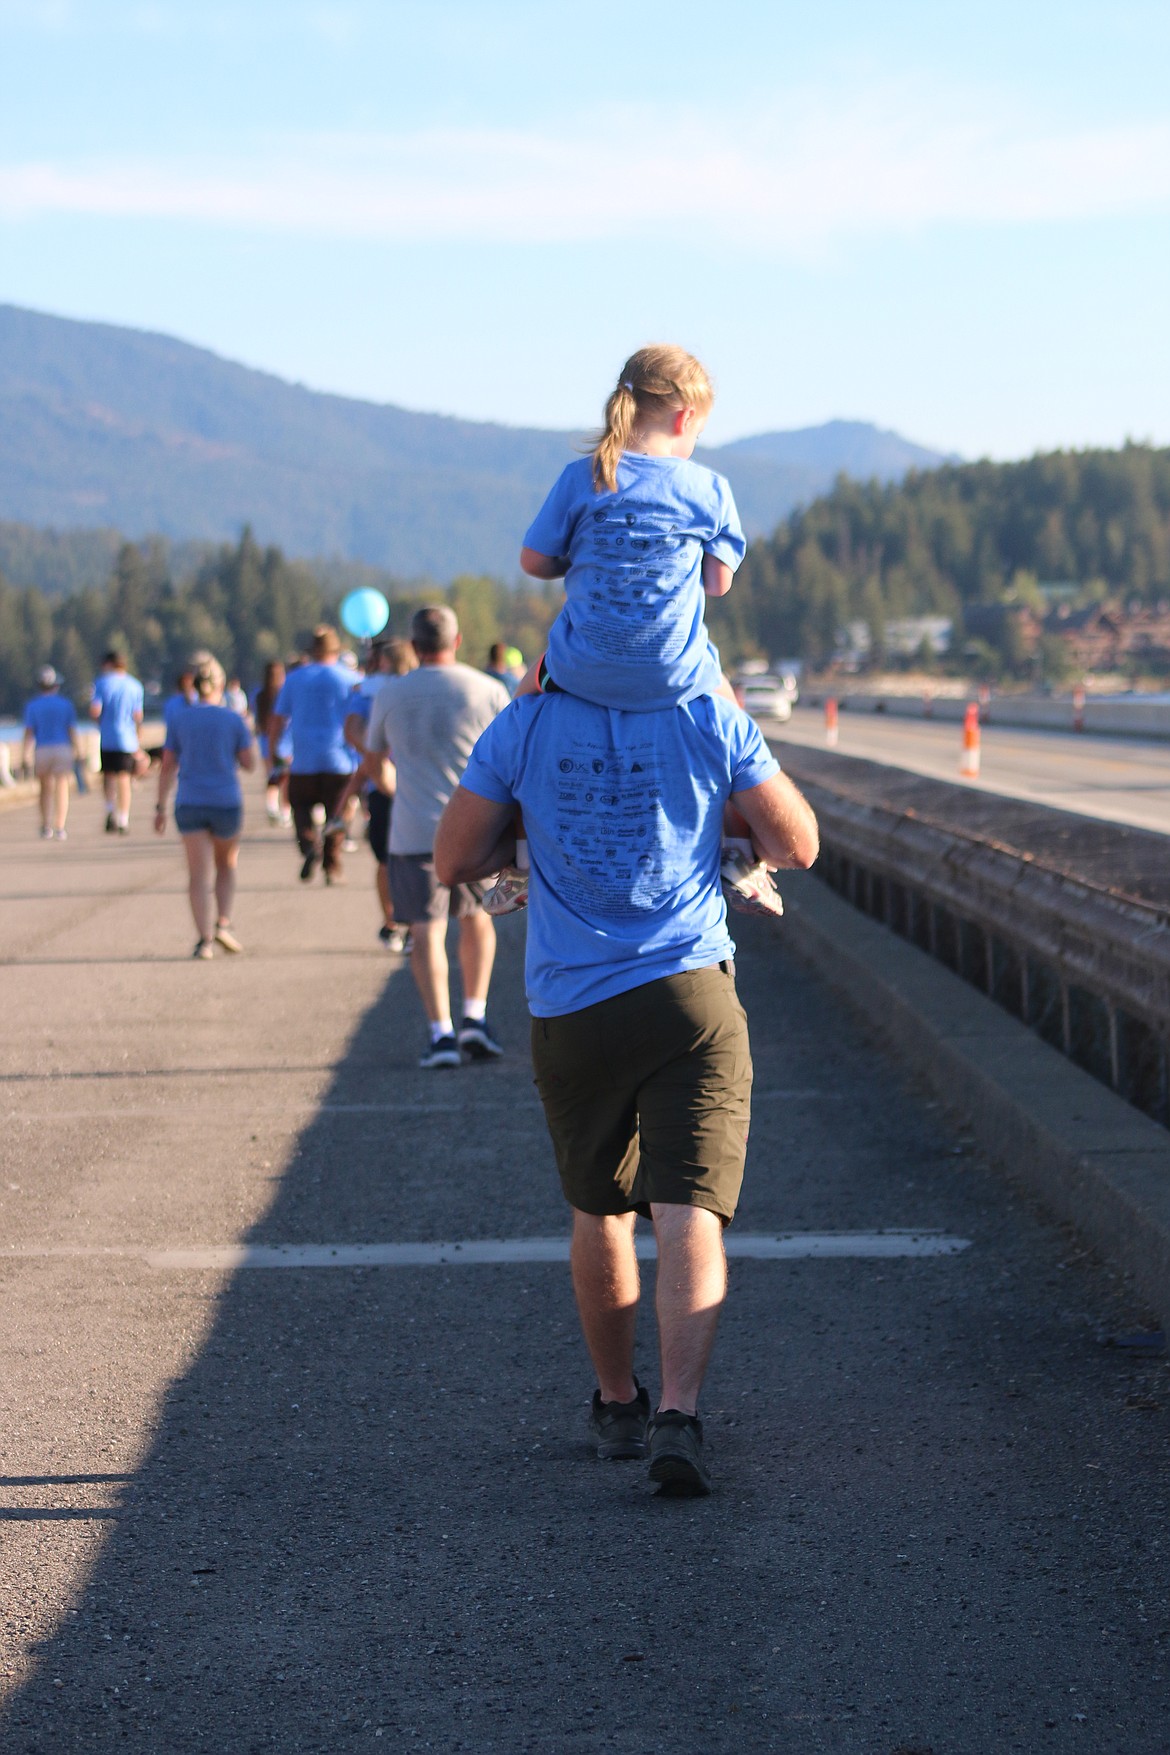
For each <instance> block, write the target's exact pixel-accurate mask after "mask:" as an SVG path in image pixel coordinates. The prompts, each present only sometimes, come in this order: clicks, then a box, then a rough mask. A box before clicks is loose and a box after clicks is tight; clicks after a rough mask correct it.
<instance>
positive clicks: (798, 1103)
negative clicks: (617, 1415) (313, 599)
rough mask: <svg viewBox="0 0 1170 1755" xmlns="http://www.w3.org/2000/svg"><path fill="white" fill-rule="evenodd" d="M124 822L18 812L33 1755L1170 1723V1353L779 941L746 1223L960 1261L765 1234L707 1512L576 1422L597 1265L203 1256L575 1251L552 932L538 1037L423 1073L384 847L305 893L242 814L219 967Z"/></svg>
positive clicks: (7, 1276)
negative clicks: (382, 947) (385, 948)
mask: <svg viewBox="0 0 1170 1755" xmlns="http://www.w3.org/2000/svg"><path fill="white" fill-rule="evenodd" d="M138 811H139V817H138V821H137V822H136V823H135V826H134V830H133V833H132V835H131V836H130V837H129V839H127V840H124V841H123V840H115V839H113V838H111V837H106V836H104V835H101V834H100V833H99V832H98V825H99V821H100V814H101V813H100V809H99V806H98V804H97V802H96V801H95V800H94V799H92V798H91V799H89V800H88V801H81V802H80V803H79V804H77V805H76V806H75V808H74V816H73V822H72V824H71V838H70V840H69V841H68V842H67V843H66V844H65V845H63V846H57V845H51V844H50V845H42V844H41V843H40V842H38V841H37V840H36V839H35V838H34V834H33V820H32V813H31V811H29V810H12V811H9V812H7V813H5V814H3V815H2V816H0V894H2V898H3V900H2V910H0V960H2V962H3V969H2V976H0V979H2V991H3V994H4V1028H3V1033H2V1036H0V1045H2V1052H0V1092H2V1100H3V1106H4V1126H3V1130H2V1133H0V1139H2V1141H3V1146H2V1164H0V1240H2V1243H3V1249H2V1251H0V1255H2V1257H3V1259H0V1302H2V1321H0V1336H2V1337H3V1338H2V1340H0V1348H2V1354H0V1433H2V1434H3V1438H2V1444H3V1451H2V1457H0V1489H2V1492H0V1524H2V1536H3V1539H2V1542H0V1615H2V1618H3V1627H2V1630H3V1660H2V1663H0V1670H2V1671H3V1674H2V1676H0V1683H2V1685H3V1687H2V1692H3V1697H4V1699H5V1700H6V1705H5V1706H0V1746H2V1747H3V1748H4V1750H5V1751H6V1752H7V1755H32V1752H34V1751H36V1752H38V1755H40V1752H43V1755H50V1752H51V1755H72V1752H73V1751H90V1750H98V1751H105V1750H112V1749H115V1748H116V1749H119V1750H127V1751H132V1752H133V1751H137V1752H139V1755H148V1752H149V1755H160V1752H165V1755H186V1752H187V1751H209V1752H215V1755H223V1752H231V1755H237V1752H250V1751H269V1750H278V1751H314V1752H316V1751H322V1752H324V1751H329V1752H332V1751H336V1750H338V1749H348V1748H351V1747H354V1748H364V1747H372V1745H373V1742H374V1741H376V1740H378V1739H382V1740H383V1747H384V1748H386V1747H388V1748H393V1749H404V1750H414V1749H420V1750H421V1749H434V1750H444V1751H448V1750H467V1751H476V1752H479V1751H499V1752H501V1755H503V1752H507V1755H512V1752H515V1751H561V1750H564V1751H595V1750H597V1751H603V1750H604V1751H610V1750H618V1751H631V1752H633V1751H639V1752H641V1751H660V1750H661V1751H668V1750H669V1751H672V1752H674V1751H678V1750H687V1751H696V1752H700V1755H707V1752H723V1751H732V1750H735V1751H740V1750H744V1749H747V1750H768V1751H770V1750H778V1751H779V1750H782V1751H785V1752H786V1755H805V1752H808V1755H815V1752H820V1751H848V1752H851V1755H852V1752H856V1755H895V1752H899V1755H908V1752H911V1751H917V1752H919V1755H922V1752H924V1751H928V1750H929V1751H932V1752H933V1755H994V1752H998V1751H1024V1752H1026V1755H1035V1752H1036V1751H1038V1750H1053V1751H1061V1752H1063V1751H1084V1752H1085V1755H1108V1752H1116V1755H1148V1752H1153V1751H1166V1750H1170V1720H1168V1716H1167V1712H1166V1699H1167V1693H1166V1681H1167V1667H1168V1666H1167V1656H1168V1646H1170V1568H1168V1562H1167V1545H1168V1544H1170V1534H1168V1530H1170V1523H1168V1520H1167V1509H1168V1508H1167V1499H1168V1497H1170V1471H1168V1469H1167V1439H1168V1432H1170V1413H1168V1411H1167V1410H1168V1405H1170V1380H1168V1374H1170V1367H1168V1366H1167V1364H1166V1363H1165V1362H1164V1359H1162V1358H1160V1357H1158V1356H1156V1355H1155V1356H1147V1355H1146V1354H1143V1353H1140V1352H1138V1353H1135V1352H1133V1351H1132V1350H1128V1349H1126V1348H1119V1347H1115V1346H1106V1345H1104V1344H1103V1340H1104V1339H1105V1338H1106V1337H1123V1338H1124V1337H1128V1336H1130V1335H1131V1334H1132V1333H1134V1332H1135V1331H1136V1330H1138V1328H1139V1326H1140V1322H1141V1317H1142V1313H1141V1312H1140V1311H1139V1310H1136V1309H1134V1308H1133V1307H1131V1306H1130V1305H1128V1304H1127V1303H1126V1301H1125V1297H1124V1295H1123V1291H1122V1289H1121V1288H1120V1287H1119V1286H1118V1284H1117V1283H1116V1282H1115V1281H1114V1280H1113V1279H1112V1278H1111V1277H1110V1276H1109V1275H1108V1274H1107V1273H1106V1271H1105V1270H1104V1269H1103V1268H1102V1267H1101V1266H1100V1265H1099V1264H1097V1263H1096V1262H1094V1261H1093V1260H1092V1259H1091V1258H1090V1257H1088V1256H1086V1255H1085V1254H1084V1253H1083V1252H1082V1251H1081V1249H1080V1248H1079V1246H1078V1245H1077V1243H1076V1240H1075V1239H1074V1238H1073V1237H1071V1236H1070V1235H1068V1234H1067V1233H1063V1232H1062V1231H1060V1230H1059V1229H1058V1228H1056V1227H1054V1226H1052V1225H1051V1224H1049V1223H1048V1222H1046V1221H1045V1220H1044V1219H1043V1217H1042V1216H1040V1215H1038V1214H1037V1213H1036V1212H1035V1211H1034V1209H1033V1208H1032V1207H1031V1206H1030V1205H1029V1204H1028V1202H1027V1201H1026V1200H1025V1199H1024V1198H1023V1197H1022V1196H1020V1195H1017V1194H1013V1193H1012V1191H1011V1190H1010V1189H1009V1188H1007V1187H1005V1186H1004V1185H1003V1184H1002V1183H1001V1182H1000V1180H999V1179H998V1178H997V1177H996V1176H994V1175H993V1174H992V1173H991V1172H989V1170H988V1169H987V1168H986V1166H984V1165H983V1164H982V1163H981V1162H980V1161H979V1159H978V1157H977V1156H975V1155H974V1154H973V1153H972V1151H971V1150H970V1148H969V1145H968V1143H967V1142H966V1141H965V1140H964V1138H963V1137H961V1136H960V1135H958V1134H957V1133H956V1131H955V1130H954V1128H953V1127H952V1126H950V1125H949V1124H948V1123H947V1122H946V1120H945V1119H944V1117H943V1116H942V1114H941V1112H940V1111H939V1110H938V1109H937V1108H934V1107H932V1106H931V1104H929V1103H928V1102H927V1101H926V1100H925V1098H924V1096H923V1094H922V1093H921V1092H920V1091H918V1090H916V1089H915V1087H914V1085H913V1084H912V1082H911V1081H910V1080H909V1079H908V1078H907V1077H906V1076H905V1075H904V1074H903V1073H902V1072H901V1071H900V1070H899V1069H898V1068H897V1067H895V1066H894V1065H892V1064H891V1063H890V1062H889V1061H888V1060H887V1059H886V1058H885V1056H884V1054H883V1051H882V1048H881V1045H880V1043H878V1042H875V1041H873V1040H871V1039H869V1038H868V1037H867V1036H865V1035H864V1034H863V1033H862V1032H861V1031H860V1030H859V1028H858V1027H857V1026H856V1025H855V1024H854V1023H853V1021H852V1020H851V1018H850V1017H849V1015H848V1014H847V1013H846V1012H844V1011H843V1010H842V1008H841V1007H840V1005H839V1004H837V1003H836V1002H835V1001H834V1000H833V999H832V997H831V996H830V995H829V994H828V993H827V992H826V991H824V990H823V989H822V988H821V987H820V986H819V985H818V984H817V983H816V981H815V980H813V979H812V978H811V977H810V976H809V975H808V974H807V973H805V972H804V971H803V970H802V968H801V966H800V964H799V963H798V962H797V961H796V959H795V958H794V956H793V955H792V953H791V950H790V948H789V945H788V942H787V940H786V932H787V931H788V930H789V929H788V928H786V927H783V926H781V927H779V928H776V929H773V928H772V927H771V926H770V925H769V924H768V923H762V922H761V923H757V922H750V923H748V930H744V931H743V932H742V933H740V935H739V938H740V957H739V963H740V985H741V991H742V993H743V996H744V999H745V1003H746V1005H747V1007H748V1011H749V1015H750V1018H751V1023H752V1031H753V1040H754V1051H755V1060H756V1080H757V1097H756V1102H755V1111H754V1121H753V1135H752V1144H751V1154H750V1161H749V1171H748V1180H747V1185H746V1190H745V1196H744V1202H743V1206H742V1209H741V1215H740V1218H739V1219H738V1220H737V1223H736V1226H735V1227H734V1228H733V1230H732V1232H731V1233H730V1238H731V1239H732V1240H734V1239H735V1238H736V1237H737V1236H738V1237H741V1238H750V1237H751V1236H753V1235H755V1236H758V1235H761V1234H768V1235H775V1234H778V1233H786V1234H796V1235H797V1236H798V1237H799V1236H803V1235H804V1234H806V1233H818V1234H820V1233H836V1234H839V1233H845V1232H848V1233H861V1234H868V1233H873V1232H875V1231H880V1230H883V1229H886V1230H889V1229H899V1228H900V1229H903V1230H910V1231H913V1232H915V1233H917V1234H923V1233H924V1232H925V1231H933V1232H939V1233H942V1234H943V1235H945V1237H947V1238H952V1239H957V1240H964V1241H965V1242H966V1243H967V1244H968V1245H969V1246H968V1247H965V1248H956V1249H955V1251H954V1252H953V1253H949V1254H935V1255H926V1256H906V1257H900V1256H897V1255H895V1256H891V1257H889V1258H886V1259H883V1258H881V1257H871V1258H864V1257H860V1258H851V1257H850V1256H848V1255H846V1256H842V1257H838V1258H833V1257H826V1256H824V1255H815V1256H813V1257H811V1258H809V1259H789V1260H753V1259H736V1260H734V1261H733V1262H732V1268H731V1298H730V1303H729V1306H728V1310H727V1313H726V1319H725V1322H724V1325H723V1328H722V1331H721V1337H720V1342H719V1345H718V1349H717V1353H716V1357H715V1360H714V1364H713V1367H712V1371H711V1374H710V1379H709V1385H708V1390H707V1394H706V1397H705V1406H704V1413H705V1419H706V1430H707V1437H708V1450H709V1455H710V1462H711V1467H712V1470H713V1473H714V1475H715V1479H716V1482H717V1491H716V1493H715V1494H714V1495H713V1496H712V1497H711V1498H710V1499H709V1500H704V1501H677V1500H664V1499H661V1498H658V1497H656V1496H655V1495H654V1493H653V1492H652V1490H651V1488H650V1487H649V1485H648V1483H647V1482H646V1480H645V1478H644V1475H643V1472H642V1469H641V1468H640V1467H639V1466H638V1465H634V1464H625V1465H615V1464H610V1465H603V1464H599V1463H598V1462H597V1461H596V1460H595V1459H594V1458H593V1457H592V1456H591V1455H590V1452H589V1450H588V1448H587V1445H586V1442H585V1436H584V1416H585V1409H586V1404H587V1400H588V1397H589V1394H590V1392H591V1389H592V1381H591V1377H590V1373H589V1368H588V1364H587V1362H586V1359H585V1355H584V1352H583V1349H582V1346H581V1342H580V1340H579V1337H578V1333H577V1328H576V1323H575V1318H574V1312H573V1306H572V1300H571V1296H570V1288H569V1281H568V1273H567V1269H566V1268H565V1266H564V1265H563V1263H561V1262H556V1261H539V1260H537V1261H526V1260H524V1259H523V1258H522V1257H523V1252H522V1251H518V1250H515V1249H514V1250H513V1251H512V1254H511V1257H510V1259H505V1260H502V1261H498V1262H495V1263H492V1262H483V1261H478V1262H475V1261H466V1260H465V1261H464V1262H460V1261H459V1260H458V1255H459V1252H457V1251H451V1252H448V1255H447V1260H446V1261H445V1262H440V1263H432V1264H431V1265H420V1266H401V1265H399V1266H369V1265H366V1266H357V1267H354V1266H333V1267H325V1266H285V1267H280V1268H261V1267H257V1266H249V1265H236V1266H231V1265H227V1266H225V1265H223V1263H224V1262H225V1261H229V1262H230V1260H231V1258H230V1257H222V1256H213V1257H210V1258H209V1257H205V1256H201V1255H200V1251H202V1250H205V1249H208V1248H223V1247H225V1246H229V1245H232V1244H236V1243H239V1242H240V1241H241V1240H246V1241H250V1242H251V1243H252V1244H253V1245H256V1246H265V1247H268V1248H270V1249H271V1248H273V1247H275V1246H282V1245H283V1246H289V1247H290V1253H289V1254H288V1255H287V1256H286V1257H285V1259H287V1260H296V1259H297V1258H296V1256H295V1255H294V1254H292V1253H291V1249H292V1246H298V1245H345V1244H379V1245H385V1244H394V1243H399V1244H400V1243H425V1242H436V1241H438V1242H448V1243H453V1242H457V1241H460V1240H464V1241H467V1240H479V1241H480V1242H482V1243H484V1244H485V1245H486V1244H490V1243H494V1242H498V1241H499V1240H517V1239H519V1240H528V1241H529V1242H531V1241H532V1240H534V1239H547V1238H554V1239H555V1238H558V1237H563V1235H564V1231H565V1212H564V1209H563V1207H562V1204H561V1200H560V1196H559V1193H558V1190H557V1188H556V1185H555V1181H554V1176H553V1171H552V1164H551V1154H550V1150H549V1147H548V1143H547V1140H546V1137H545V1133H544V1129H543V1125H542V1121H541V1117H540V1113H539V1110H538V1107H537V1104H536V1101H535V1098H534V1094H533V1090H532V1086H531V1082H530V1072H529V1065H528V1058H527V1053H526V1047H525V1040H526V1024H525V1012H524V1006H523V997H522V988H521V977H520V959H521V954H522V943H523V930H524V929H523V923H522V921H511V922H505V923H504V930H503V932H502V934H501V940H502V943H501V956H500V962H499V965H498V971H497V981H496V986H495V989H494V996H493V1014H494V1017H495V1020H496V1023H497V1026H498V1029H499V1032H500V1034H501V1036H502V1037H503V1038H504V1040H505V1042H506V1043H507V1047H508V1055H507V1058H506V1059H505V1060H503V1061H502V1062H500V1063H499V1064H497V1065H493V1066H488V1067H468V1068H465V1069H461V1070H460V1071H458V1072H450V1073H422V1072H420V1071H418V1070H417V1067H416V1064H415V1063H416V1059H417V1055H418V1051H419V1047H420V1029H419V1016H418V1012H417V1008H416V1001H415V998H414V995H413V990H412V987H411V984H410V977H409V973H408V971H406V970H405V969H404V968H403V967H402V966H401V965H400V964H399V963H398V962H397V961H396V960H394V959H391V958H388V957H387V956H386V955H385V954H384V953H382V952H380V951H379V950H378V948H377V946H376V943H375V939H374V928H375V925H376V920H375V914H374V907H373V900H372V896H371V894H370V890H369V884H370V874H369V862H368V858H367V856H366V855H365V854H364V853H363V854H362V855H360V856H358V855H355V856H354V857H353V858H351V860H350V861H349V871H350V883H349V886H348V887H347V888H346V889H344V890H325V889H324V888H323V887H318V886H314V887H313V888H312V889H311V890H310V889H306V888H304V887H302V886H301V885H300V884H299V883H298V882H297V880H296V872H297V867H298V861H297V858H296V855H295V852H294V850H293V848H292V847H291V846H290V845H289V843H288V841H287V839H286V837H285V835H284V833H283V832H281V831H279V830H271V829H268V828H267V827H266V826H264V825H263V823H262V818H261V816H260V813H259V812H258V810H257V809H256V807H255V804H254V803H253V805H252V806H251V811H252V814H251V824H252V826H251V828H250V829H249V831H248V833H247V835H246V838H245V845H244V849H243V858H242V876H243V883H242V889H241V895H240V899H239V905H238V908H237V911H236V925H237V929H238V931H239V933H240V935H241V937H242V938H243V940H244V942H245V944H246V946H247V952H246V954H245V955H244V956H242V957H238V958H234V959H232V958H228V957H226V956H221V957H217V958H216V959H215V960H214V961H213V962H211V963H196V962H193V961H191V960H190V956H189V953H190V949H191V943H192V936H193V935H192V933H191V930H190V926H189V923H188V919H187V914H186V907H185V899H184V876H183V871H182V867H181V862H180V855H179V852H178V850H177V848H176V845H175V843H174V840H173V838H172V839H169V840H168V841H167V842H166V843H163V844H159V843H157V842H155V840H154V839H153V837H149V836H148V834H147V825H146V822H145V811H144V810H143V803H142V800H141V799H140V801H139V805H138ZM488 1253H489V1254H491V1253H492V1251H491V1250H490V1249H489V1250H488ZM497 1253H501V1252H500V1251H497ZM503 1253H505V1254H507V1251H504V1252H503ZM251 1259H255V1258H251ZM261 1259H264V1258H263V1257H262V1258H261ZM268 1259H271V1257H269V1258H268ZM310 1259H312V1260H315V1261H320V1260H322V1259H323V1258H322V1255H321V1253H320V1252H318V1253H317V1254H316V1255H315V1256H312V1257H310ZM334 1259H339V1260H342V1261H344V1260H345V1259H346V1258H345V1257H344V1256H342V1257H339V1258H334ZM207 1260H211V1261H212V1262H213V1263H219V1264H220V1265H212V1266H207V1265H202V1266H201V1265H198V1264H199V1262H200V1261H207ZM652 1274H653V1269H652V1266H651V1265H650V1264H647V1268H646V1278H647V1283H649V1281H650V1280H651V1279H652ZM639 1369H640V1372H641V1375H642V1376H643V1378H644V1379H646V1380H647V1381H648V1382H649V1383H650V1384H651V1385H654V1384H656V1382H657V1367H656V1364H655V1362H654V1357H653V1346H652V1326H651V1324H650V1323H649V1322H648V1321H647V1322H644V1324H643V1326H642V1331H641V1342H640V1360H639Z"/></svg>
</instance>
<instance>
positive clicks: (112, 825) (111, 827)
mask: <svg viewBox="0 0 1170 1755" xmlns="http://www.w3.org/2000/svg"><path fill="white" fill-rule="evenodd" d="M117 833H118V825H117V823H116V822H115V821H114V813H113V811H112V810H108V811H107V812H106V834H107V835H116V834H117Z"/></svg>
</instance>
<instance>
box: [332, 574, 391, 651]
mask: <svg viewBox="0 0 1170 1755" xmlns="http://www.w3.org/2000/svg"><path fill="white" fill-rule="evenodd" d="M389 620H390V605H389V604H388V603H387V602H386V599H385V598H384V597H383V596H382V593H381V592H380V591H374V590H372V589H371V588H370V586H368V585H363V587H362V588H361V590H360V591H351V592H350V594H349V596H348V597H346V598H343V599H342V603H341V625H342V627H343V628H344V629H345V631H346V633H347V634H352V635H353V636H354V638H355V640H372V639H373V637H374V635H375V634H380V633H381V632H382V629H383V628H384V627H385V626H386V623H387V622H388V621H389Z"/></svg>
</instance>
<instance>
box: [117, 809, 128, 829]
mask: <svg viewBox="0 0 1170 1755" xmlns="http://www.w3.org/2000/svg"><path fill="white" fill-rule="evenodd" d="M114 821H115V823H116V824H117V826H118V828H119V829H125V828H127V827H128V826H129V823H130V818H129V816H128V815H127V813H126V812H125V811H124V810H116V811H115V812H114Z"/></svg>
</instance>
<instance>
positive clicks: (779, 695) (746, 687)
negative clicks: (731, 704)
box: [735, 675, 792, 725]
mask: <svg viewBox="0 0 1170 1755" xmlns="http://www.w3.org/2000/svg"><path fill="white" fill-rule="evenodd" d="M735 698H736V700H737V701H738V702H739V704H740V706H741V707H742V708H743V710H744V712H745V713H750V714H751V716H752V718H753V719H775V720H778V721H779V723H780V724H781V725H784V724H786V723H787V721H788V720H789V719H791V718H792V694H791V691H790V689H789V687H788V685H787V681H786V679H785V678H784V677H782V676H771V675H763V676H741V677H740V679H739V681H738V682H737V683H736V684H735Z"/></svg>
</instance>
